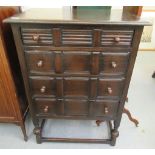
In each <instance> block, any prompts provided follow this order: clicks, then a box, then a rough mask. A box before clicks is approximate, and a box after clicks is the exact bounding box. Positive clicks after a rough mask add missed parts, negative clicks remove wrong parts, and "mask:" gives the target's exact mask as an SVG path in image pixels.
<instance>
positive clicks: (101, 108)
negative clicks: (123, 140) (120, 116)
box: [93, 100, 118, 118]
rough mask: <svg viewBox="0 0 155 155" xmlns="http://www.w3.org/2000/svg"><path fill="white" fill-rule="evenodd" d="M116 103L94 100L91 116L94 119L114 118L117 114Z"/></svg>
mask: <svg viewBox="0 0 155 155" xmlns="http://www.w3.org/2000/svg"><path fill="white" fill-rule="evenodd" d="M117 107H118V101H114V100H96V102H95V103H94V104H93V115H94V116H95V117H110V118H114V117H115V115H116V112H117Z"/></svg>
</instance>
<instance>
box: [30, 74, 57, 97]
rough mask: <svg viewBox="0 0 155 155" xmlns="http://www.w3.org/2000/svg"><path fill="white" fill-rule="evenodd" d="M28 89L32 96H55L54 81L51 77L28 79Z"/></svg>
mask: <svg viewBox="0 0 155 155" xmlns="http://www.w3.org/2000/svg"><path fill="white" fill-rule="evenodd" d="M29 81H30V87H31V91H32V95H33V96H47V95H48V96H55V95H56V79H54V78H51V77H39V76H35V77H30V78H29Z"/></svg>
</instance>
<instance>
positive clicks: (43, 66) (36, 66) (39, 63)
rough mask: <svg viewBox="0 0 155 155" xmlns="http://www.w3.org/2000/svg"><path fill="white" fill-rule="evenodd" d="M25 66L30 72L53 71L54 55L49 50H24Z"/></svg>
mask: <svg viewBox="0 0 155 155" xmlns="http://www.w3.org/2000/svg"><path fill="white" fill-rule="evenodd" d="M25 57H26V63H27V68H28V71H29V72H30V73H32V74H33V73H36V74H39V73H41V74H42V73H45V74H46V73H54V61H55V60H54V58H55V55H54V53H53V52H50V51H38V50H32V51H25Z"/></svg>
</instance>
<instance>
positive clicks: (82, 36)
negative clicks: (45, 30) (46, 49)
mask: <svg viewBox="0 0 155 155" xmlns="http://www.w3.org/2000/svg"><path fill="white" fill-rule="evenodd" d="M92 32H93V31H92V30H91V29H90V30H89V29H84V28H82V29H62V45H63V46H88V47H89V46H92V42H93V39H92V38H93V33H92Z"/></svg>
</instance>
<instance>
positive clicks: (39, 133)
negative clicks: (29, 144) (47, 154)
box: [33, 127, 41, 144]
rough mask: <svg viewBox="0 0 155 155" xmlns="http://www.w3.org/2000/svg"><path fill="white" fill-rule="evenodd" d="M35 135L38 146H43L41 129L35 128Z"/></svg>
mask: <svg viewBox="0 0 155 155" xmlns="http://www.w3.org/2000/svg"><path fill="white" fill-rule="evenodd" d="M33 133H34V134H35V135H36V141H37V144H41V128H40V127H35V128H34V130H33Z"/></svg>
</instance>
